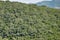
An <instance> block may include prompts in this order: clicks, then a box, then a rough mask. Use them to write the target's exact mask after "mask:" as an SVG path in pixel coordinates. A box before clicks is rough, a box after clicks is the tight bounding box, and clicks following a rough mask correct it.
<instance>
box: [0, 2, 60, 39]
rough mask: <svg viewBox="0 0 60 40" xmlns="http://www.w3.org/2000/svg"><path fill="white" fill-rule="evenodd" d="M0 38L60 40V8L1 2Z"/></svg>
mask: <svg viewBox="0 0 60 40" xmlns="http://www.w3.org/2000/svg"><path fill="white" fill-rule="evenodd" d="M0 40H60V10H58V9H51V8H48V7H44V6H37V5H34V4H31V5H30V4H24V3H18V2H0Z"/></svg>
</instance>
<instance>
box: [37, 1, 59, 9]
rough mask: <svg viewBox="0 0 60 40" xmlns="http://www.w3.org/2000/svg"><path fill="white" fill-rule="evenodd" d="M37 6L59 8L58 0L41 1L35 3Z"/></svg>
mask: <svg viewBox="0 0 60 40" xmlns="http://www.w3.org/2000/svg"><path fill="white" fill-rule="evenodd" d="M36 4H37V5H39V6H42V5H45V6H48V7H51V8H57V9H60V0H52V1H42V2H37V3H36Z"/></svg>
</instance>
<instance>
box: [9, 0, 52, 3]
mask: <svg viewBox="0 0 60 40" xmlns="http://www.w3.org/2000/svg"><path fill="white" fill-rule="evenodd" d="M10 1H18V2H22V3H36V2H41V1H51V0H10Z"/></svg>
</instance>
